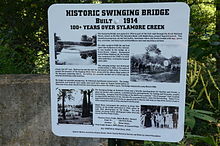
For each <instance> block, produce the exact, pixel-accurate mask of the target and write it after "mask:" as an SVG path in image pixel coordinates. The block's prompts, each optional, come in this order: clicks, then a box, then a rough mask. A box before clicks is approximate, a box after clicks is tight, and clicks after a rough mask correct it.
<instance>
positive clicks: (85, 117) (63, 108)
mask: <svg viewBox="0 0 220 146" xmlns="http://www.w3.org/2000/svg"><path fill="white" fill-rule="evenodd" d="M92 101H93V89H57V102H58V104H57V109H58V124H83V125H92V124H93V102H92Z"/></svg>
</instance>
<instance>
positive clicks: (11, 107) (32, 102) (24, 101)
mask: <svg viewBox="0 0 220 146" xmlns="http://www.w3.org/2000/svg"><path fill="white" fill-rule="evenodd" d="M50 120H51V116H50V85H49V76H48V75H0V145H2V146H87V145H88V146H106V145H107V139H98V138H96V139H95V138H72V137H57V136H55V135H54V134H53V133H52V132H51V121H50Z"/></svg>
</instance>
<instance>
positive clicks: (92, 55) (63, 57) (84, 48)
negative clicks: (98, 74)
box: [54, 33, 97, 65]
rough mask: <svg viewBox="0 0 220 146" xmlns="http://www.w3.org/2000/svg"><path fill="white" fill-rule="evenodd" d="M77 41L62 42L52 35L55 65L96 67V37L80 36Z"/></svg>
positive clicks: (59, 37) (60, 38)
mask: <svg viewBox="0 0 220 146" xmlns="http://www.w3.org/2000/svg"><path fill="white" fill-rule="evenodd" d="M78 38H79V39H77V40H63V39H62V37H61V36H59V35H57V34H56V33H54V45H55V46H54V48H55V64H56V65H96V64H97V48H96V46H97V38H96V35H91V36H89V35H86V34H85V35H81V36H79V37H78Z"/></svg>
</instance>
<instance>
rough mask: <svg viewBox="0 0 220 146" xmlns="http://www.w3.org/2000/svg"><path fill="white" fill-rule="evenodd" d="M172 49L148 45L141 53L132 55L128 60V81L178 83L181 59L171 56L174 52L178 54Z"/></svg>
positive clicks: (171, 47) (172, 47)
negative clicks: (129, 64) (129, 65)
mask: <svg viewBox="0 0 220 146" xmlns="http://www.w3.org/2000/svg"><path fill="white" fill-rule="evenodd" d="M169 47H170V49H169ZM174 47H175V46H172V45H170V46H169V45H168V46H166V47H165V49H164V48H163V49H160V48H158V45H157V44H150V45H148V46H147V47H145V48H144V50H143V52H142V53H140V52H137V53H136V52H135V53H133V54H132V55H131V58H130V62H131V67H130V71H131V73H130V80H131V81H132V82H168V83H177V82H180V68H181V57H179V56H178V55H173V53H174V52H175V53H176V52H177V53H178V51H177V50H174ZM165 51H166V52H165ZM177 53H176V54H177Z"/></svg>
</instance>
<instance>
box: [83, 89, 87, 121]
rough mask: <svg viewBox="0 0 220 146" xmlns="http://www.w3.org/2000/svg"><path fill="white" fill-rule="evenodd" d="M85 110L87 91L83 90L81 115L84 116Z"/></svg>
mask: <svg viewBox="0 0 220 146" xmlns="http://www.w3.org/2000/svg"><path fill="white" fill-rule="evenodd" d="M86 112H87V91H83V104H82V117H86Z"/></svg>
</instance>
